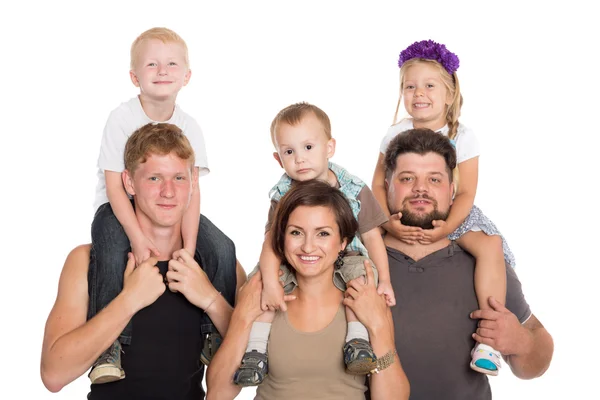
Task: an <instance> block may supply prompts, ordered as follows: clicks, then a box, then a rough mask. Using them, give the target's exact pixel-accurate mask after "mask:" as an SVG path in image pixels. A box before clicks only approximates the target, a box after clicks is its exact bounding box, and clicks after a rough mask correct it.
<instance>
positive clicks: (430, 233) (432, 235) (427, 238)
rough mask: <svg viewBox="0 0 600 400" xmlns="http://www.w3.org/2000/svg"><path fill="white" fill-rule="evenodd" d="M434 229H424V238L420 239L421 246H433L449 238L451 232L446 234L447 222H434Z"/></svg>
mask: <svg viewBox="0 0 600 400" xmlns="http://www.w3.org/2000/svg"><path fill="white" fill-rule="evenodd" d="M432 224H433V229H423V231H422V233H423V237H422V238H421V239H419V243H421V244H431V243H435V242H437V241H438V240H441V239H443V238H445V237H446V236H448V235H449V234H450V233H451V232H446V229H447V224H446V221H443V220H438V219H436V220H435V221H433V222H432Z"/></svg>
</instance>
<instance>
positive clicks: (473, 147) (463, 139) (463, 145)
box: [456, 125, 479, 164]
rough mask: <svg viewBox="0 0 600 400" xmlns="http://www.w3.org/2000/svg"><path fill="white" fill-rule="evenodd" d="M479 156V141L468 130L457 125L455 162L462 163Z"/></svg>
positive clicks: (471, 131)
mask: <svg viewBox="0 0 600 400" xmlns="http://www.w3.org/2000/svg"><path fill="white" fill-rule="evenodd" d="M478 156H479V141H478V140H477V136H475V133H474V132H473V130H471V129H470V128H468V127H466V126H464V125H459V127H458V134H457V135H456V161H457V162H458V163H459V164H460V163H461V162H463V161H467V160H470V159H471V158H474V157H478Z"/></svg>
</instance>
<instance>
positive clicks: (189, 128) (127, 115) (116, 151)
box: [94, 96, 209, 210]
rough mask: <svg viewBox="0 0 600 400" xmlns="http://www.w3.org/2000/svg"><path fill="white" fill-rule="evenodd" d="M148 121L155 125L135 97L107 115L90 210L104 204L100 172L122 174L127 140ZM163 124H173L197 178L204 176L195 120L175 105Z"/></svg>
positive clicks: (200, 139) (203, 154) (203, 156)
mask: <svg viewBox="0 0 600 400" xmlns="http://www.w3.org/2000/svg"><path fill="white" fill-rule="evenodd" d="M150 122H154V123H157V121H153V120H151V119H150V118H148V116H147V115H146V113H145V112H144V109H143V108H142V104H141V103H140V99H139V98H138V97H137V96H136V97H134V98H132V99H131V100H129V101H127V102H124V103H121V105H120V106H119V107H117V108H115V109H114V110H113V111H112V112H111V113H110V115H109V116H108V120H107V121H106V126H105V127H104V134H103V135H102V142H101V145H100V155H99V157H98V173H97V176H98V184H97V185H96V198H95V201H94V210H97V209H98V207H100V206H101V205H102V204H104V203H106V202H108V197H107V195H106V179H105V178H104V171H115V172H123V170H125V160H124V153H125V144H126V143H127V139H129V136H131V134H133V132H135V131H136V130H138V129H139V128H141V127H142V126H144V125H146V124H148V123H150ZM165 122H167V123H170V124H173V125H177V126H178V127H179V128H180V129H181V130H182V131H183V133H184V134H185V136H186V137H187V138H188V140H189V141H190V144H191V145H192V148H193V149H194V153H195V154H194V156H195V159H196V163H195V166H196V167H198V169H199V174H198V176H199V177H200V176H203V175H206V174H208V172H209V169H208V161H207V157H206V145H205V143H204V135H203V134H202V130H201V129H200V126H199V125H198V123H197V122H196V120H195V119H194V118H192V117H191V116H189V115H188V114H186V113H185V112H183V110H181V108H179V106H178V105H175V110H174V111H173V116H172V117H171V118H170V119H169V120H168V121H165Z"/></svg>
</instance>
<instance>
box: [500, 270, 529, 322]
mask: <svg viewBox="0 0 600 400" xmlns="http://www.w3.org/2000/svg"><path fill="white" fill-rule="evenodd" d="M506 308H508V309H509V310H510V312H512V313H513V314H515V315H516V317H517V319H518V320H519V322H520V323H524V322H525V321H527V320H528V319H529V317H530V316H531V309H530V308H529V304H527V301H526V300H525V296H524V295H523V288H522V287H521V282H520V281H519V278H518V277H517V274H516V272H515V270H514V268H512V267H511V266H510V265H508V264H506Z"/></svg>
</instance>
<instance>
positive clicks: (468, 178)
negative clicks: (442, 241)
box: [444, 157, 479, 236]
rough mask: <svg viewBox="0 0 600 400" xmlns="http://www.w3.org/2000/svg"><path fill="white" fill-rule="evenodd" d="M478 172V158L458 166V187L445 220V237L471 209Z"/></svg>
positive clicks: (461, 221)
mask: <svg viewBox="0 0 600 400" xmlns="http://www.w3.org/2000/svg"><path fill="white" fill-rule="evenodd" d="M478 170H479V157H473V158H471V159H469V160H466V161H463V162H461V163H460V164H458V175H459V179H460V181H459V185H458V189H457V192H456V196H454V201H453V202H452V207H450V214H449V215H448V218H447V219H446V229H445V232H444V234H445V236H447V235H449V234H451V233H452V232H454V231H455V230H456V228H458V227H459V226H460V224H462V223H463V221H464V220H465V219H466V218H467V216H468V215H469V213H470V212H471V208H473V203H474V202H475V193H476V192H477V180H478V174H479V173H478Z"/></svg>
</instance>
